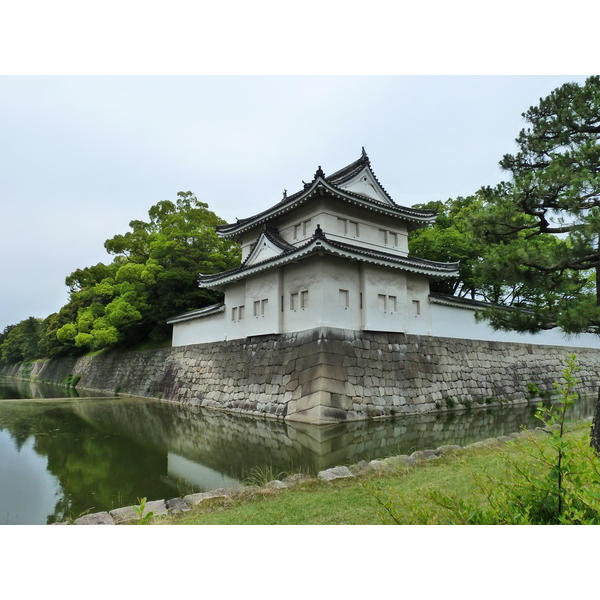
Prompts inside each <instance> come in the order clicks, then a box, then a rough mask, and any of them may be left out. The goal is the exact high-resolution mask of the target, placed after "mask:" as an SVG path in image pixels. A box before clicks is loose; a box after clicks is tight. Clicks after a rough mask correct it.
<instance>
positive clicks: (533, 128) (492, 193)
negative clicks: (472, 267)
mask: <svg viewBox="0 0 600 600" xmlns="http://www.w3.org/2000/svg"><path fill="white" fill-rule="evenodd" d="M523 118H524V120H525V121H526V123H527V127H526V128H525V129H523V130H522V131H521V133H520V134H519V137H518V138H517V140H516V142H517V145H518V151H517V153H516V154H514V155H510V154H507V155H506V156H504V158H503V159H502V161H501V162H500V166H501V168H502V169H503V170H504V171H506V172H507V173H509V174H510V176H511V177H510V181H508V182H502V183H500V184H499V185H497V186H495V187H493V188H491V187H488V188H484V189H483V190H481V191H480V195H481V197H482V199H483V205H482V209H481V210H480V211H477V212H476V213H474V215H473V219H472V220H471V223H470V232H471V235H472V236H473V237H474V238H476V239H479V240H480V242H481V243H482V245H483V247H484V251H483V252H482V257H483V260H482V261H480V262H479V263H478V266H477V269H476V272H477V276H478V277H479V278H480V280H481V281H483V282H487V283H490V282H494V281H495V282H501V283H502V284H503V285H505V286H511V287H513V288H514V289H515V290H516V295H515V296H514V297H513V298H512V299H511V302H510V304H512V305H513V306H516V307H518V308H520V309H522V310H518V311H506V310H501V309H495V310H491V309H490V310H488V311H485V312H484V313H483V314H482V316H483V317H485V318H488V319H490V321H491V324H492V326H494V327H496V328H502V329H517V330H521V331H530V332H535V331H540V330H542V329H549V328H552V327H556V326H558V327H561V328H562V329H563V330H564V331H565V332H568V333H576V332H595V333H597V332H600V285H599V282H600V253H599V234H600V176H599V172H600V144H599V143H598V142H599V135H600V77H597V76H595V77H590V78H588V79H587V81H586V82H585V85H583V86H580V85H578V84H576V83H568V84H565V85H563V86H562V87H560V88H558V89H556V90H554V91H553V92H552V93H551V94H550V95H549V96H548V97H547V98H544V99H541V100H540V102H539V105H538V106H535V107H531V108H530V109H529V110H528V111H527V112H525V113H524V114H523Z"/></svg>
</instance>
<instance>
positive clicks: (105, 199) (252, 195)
mask: <svg viewBox="0 0 600 600" xmlns="http://www.w3.org/2000/svg"><path fill="white" fill-rule="evenodd" d="M451 4H452V10H450V9H449V8H448V5H447V4H445V3H436V2H434V3H433V4H427V6H424V7H423V8H422V9H415V8H412V9H408V8H406V7H405V6H404V4H402V3H400V4H398V5H394V6H395V7H396V8H394V9H390V6H392V5H390V4H386V3H382V2H380V1H378V0H373V1H372V2H371V3H370V4H369V5H368V10H367V7H366V5H365V4H363V3H360V4H359V3H354V2H351V1H350V0H349V1H348V2H345V3H339V2H330V1H327V0H321V1H320V2H315V1H313V0H308V1H307V2H304V3H302V10H300V9H299V8H295V7H294V6H291V7H288V8H285V9H281V5H280V4H278V3H275V2H271V1H270V0H259V1H258V2H256V3H253V4H252V7H253V8H252V9H250V8H249V5H250V3H243V2H239V0H234V1H233V2H230V3H228V4H227V5H225V4H223V5H222V6H221V5H218V6H213V5H210V6H209V5H208V4H206V3H203V2H196V3H192V2H185V1H181V0H173V1H172V2H171V3H170V4H169V10H168V11H165V10H164V9H163V8H161V7H162V4H159V3H147V2H146V3H142V2H138V1H136V0H122V1H121V2H119V3H115V2H113V0H108V1H107V2H106V3H103V5H102V6H103V10H102V11H95V10H94V8H93V6H91V7H90V8H87V9H83V8H82V6H83V5H82V4H81V3H80V2H79V3H78V2H71V1H69V0H58V1H57V2H55V3H47V2H46V3H44V2H32V1H31V0H25V1H22V2H20V3H18V4H17V3H14V6H13V5H12V4H11V5H10V6H6V7H4V12H3V17H4V18H3V20H2V21H1V22H0V330H2V329H3V328H4V326H6V325H9V324H14V323H17V322H19V321H21V320H23V319H26V318H27V317H29V316H35V317H39V318H45V317H46V316H48V315H49V314H51V313H53V312H56V311H58V310H59V309H60V307H61V306H63V305H64V304H65V303H66V302H67V300H68V296H67V288H66V286H65V285H64V280H65V277H66V276H68V275H69V274H70V273H71V272H73V271H74V270H75V269H77V268H83V267H88V266H91V265H94V264H96V263H98V262H105V263H106V262H110V261H111V260H112V257H111V256H109V255H108V254H107V253H106V252H105V250H104V246H103V244H104V241H105V240H106V239H108V238H111V237H112V236H114V235H115V234H117V233H125V232H126V231H127V230H128V224H129V222H130V221H131V220H133V219H145V218H146V217H147V211H148V209H149V208H150V207H151V206H152V205H154V204H156V203H157V202H158V201H160V200H165V199H170V200H174V199H175V198H176V194H177V192H178V191H187V190H191V191H192V192H194V193H195V194H196V195H197V197H198V199H200V200H202V201H204V202H207V203H208V204H209V207H210V209H211V210H213V211H214V212H215V213H217V214H218V215H219V216H220V217H222V218H224V219H226V220H227V221H231V220H234V219H235V218H236V217H239V218H243V217H246V216H250V215H251V214H254V213H255V212H258V211H261V210H264V209H265V208H267V207H269V206H270V205H271V204H273V203H275V202H277V201H279V200H280V198H281V197H282V193H283V190H284V189H287V190H288V193H290V194H291V193H293V192H295V191H297V190H299V189H300V186H301V181H302V180H303V179H304V180H306V181H308V180H310V179H311V178H312V176H313V174H314V172H315V170H316V169H317V167H318V166H319V165H321V166H322V167H323V170H324V171H325V173H326V174H327V173H332V172H333V171H335V170H337V169H339V168H341V167H343V166H344V165H346V164H348V163H349V162H351V161H353V160H355V159H356V158H358V156H359V155H360V151H361V147H362V146H365V147H366V150H367V152H368V154H369V156H370V158H371V163H372V166H373V169H374V171H375V173H376V174H377V176H378V178H379V180H380V181H381V183H382V184H383V185H384V187H385V188H386V189H387V190H388V192H390V194H391V195H392V197H393V198H394V199H395V201H396V202H398V203H400V204H404V205H412V204H414V203H416V202H426V201H429V200H437V199H444V200H445V199H447V198H449V197H455V196H457V195H467V194H470V193H473V192H475V191H476V190H477V189H478V188H479V187H480V186H482V185H487V184H490V185H491V184H494V183H496V182H498V181H499V180H500V179H501V177H502V174H501V173H500V171H499V169H498V166H497V165H498V161H499V160H500V159H501V157H502V155H503V154H504V153H507V152H512V151H514V142H513V140H514V138H515V137H516V136H517V134H518V132H519V130H520V129H521V127H522V125H523V123H522V120H521V117H520V115H521V113H522V112H524V111H525V110H526V109H527V108H529V106H531V105H534V104H537V102H538V100H539V98H540V97H542V96H545V95H547V94H548V93H549V92H551V91H552V90H553V89H554V88H556V87H558V86H560V85H561V84H562V83H564V82H566V81H571V80H575V81H579V82H582V83H583V81H585V77H584V76H581V75H579V76H576V77H570V76H563V75H553V74H552V73H553V72H560V71H561V70H562V72H567V73H569V72H571V73H573V72H575V73H582V72H584V73H585V72H588V71H587V70H586V67H590V65H589V64H588V63H586V62H584V61H581V60H580V61H579V62H575V63H572V62H569V60H568V58H569V54H568V52H565V47H566V46H568V45H569V39H568V38H564V43H563V44H562V45H561V46H560V47H559V48H557V47H556V46H548V47H546V48H544V51H543V52H537V53H536V52H534V51H533V50H534V49H537V47H536V46H535V44H536V43H537V38H535V37H534V36H532V34H531V32H528V33H527V36H525V35H524V31H525V29H524V25H523V22H522V21H519V22H518V24H516V25H515V24H514V23H512V24H511V22H510V17H511V15H512V14H513V13H514V11H516V10H518V12H519V15H520V16H521V18H522V19H526V18H528V16H531V18H533V14H534V13H533V12H531V11H533V10H534V9H533V6H530V4H535V3H527V2H520V3H518V4H517V3H515V2H511V1H508V2H505V3H504V4H503V5H502V7H503V8H502V10H499V9H498V10H497V9H496V8H495V6H494V5H489V6H488V8H486V9H485V11H482V9H481V7H480V6H481V5H480V4H479V3H473V2H469V1H466V0H463V1H459V2H457V3H451ZM577 4H578V0H576V1H575V2H574V5H577ZM341 6H343V7H344V8H343V10H342V9H341V8H340V7H341ZM278 7H279V8H278ZM434 7H437V10H433V9H434ZM117 9H118V12H115V11H116V10H117ZM475 9H476V10H475ZM547 12H548V11H545V13H544V14H546V13H547ZM460 15H469V19H466V20H463V21H461V22H460V23H458V24H457V23H456V22H455V23H453V22H452V19H457V18H459V17H460ZM536 18H537V21H536V24H537V28H536V31H537V30H538V29H539V31H538V33H539V35H543V30H544V27H547V26H548V23H545V22H544V20H543V19H544V18H548V17H544V18H540V17H539V15H537V17H536ZM561 18H562V17H560V15H558V16H556V17H554V19H556V23H560V20H561ZM477 19H479V23H478V22H477ZM552 25H554V23H552V22H550V26H552ZM511 28H512V29H511ZM574 40H575V41H576V42H577V44H578V46H577V48H578V49H579V50H580V51H581V49H582V48H583V49H584V48H585V46H584V45H583V46H582V44H585V40H583V41H582V39H581V36H579V35H577V36H574ZM580 54H581V56H584V55H585V56H591V57H592V60H593V56H595V54H594V53H592V54H589V53H587V54H586V53H585V52H580ZM541 56H543V59H542V58H540V57H541ZM581 56H580V58H581ZM523 69H526V72H540V73H545V75H543V76H530V75H517V76H506V75H505V73H521V72H523ZM381 73H383V74H384V75H380V74H381ZM440 73H451V75H439V74H440ZM473 73H494V75H485V76H475V75H469V74H473ZM164 74H166V75H164ZM180 74H183V75H180ZM457 74H458V75H457ZM464 74H467V75H464Z"/></svg>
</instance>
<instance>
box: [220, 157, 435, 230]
mask: <svg viewBox="0 0 600 600" xmlns="http://www.w3.org/2000/svg"><path fill="white" fill-rule="evenodd" d="M303 183H304V182H303ZM324 193H328V194H330V195H332V196H334V197H336V198H338V199H340V200H342V201H344V202H348V203H349V204H353V205H357V206H362V207H363V208H367V209H369V210H372V211H374V212H378V213H381V214H384V215H387V216H390V217H392V218H397V219H402V220H404V221H406V222H407V223H408V228H409V230H411V229H416V228H418V227H420V226H422V225H426V224H428V223H432V222H433V221H434V220H435V217H436V212H435V211H434V210H423V209H415V208H409V207H406V206H400V205H399V204H396V203H395V202H394V201H393V200H392V198H391V196H390V195H389V194H388V193H387V191H386V190H385V189H384V187H383V186H382V185H381V184H380V183H379V180H378V179H377V177H376V176H375V173H374V172H373V170H372V169H371V161H370V159H369V157H368V156H367V153H366V152H365V149H364V148H363V150H362V155H361V157H360V158H359V159H358V160H356V161H354V162H353V163H351V164H349V165H347V166H345V167H344V168H343V169H340V170H339V171H336V172H335V173H333V175H330V176H329V177H326V176H325V173H323V170H322V169H321V167H319V168H318V169H317V171H316V173H315V175H314V177H313V180H312V181H311V182H310V183H304V189H302V190H301V191H299V192H296V193H294V194H292V195H291V196H288V195H287V193H286V192H284V196H283V199H282V200H281V201H280V202H278V203H277V204H275V205H274V206H272V207H271V208H269V209H267V210H265V211H263V212H261V213H258V214H256V215H254V216H252V217H248V218H246V219H238V221H237V222H236V223H229V224H227V225H218V226H217V233H218V235H219V236H220V237H224V238H237V237H238V236H239V235H241V234H242V233H244V232H245V231H248V230H250V229H254V228H255V227H259V226H260V225H262V224H263V223H267V222H268V221H270V220H272V219H274V218H276V217H278V216H279V215H281V214H284V213H286V212H289V211H290V210H292V209H294V208H296V207H298V206H300V205H302V204H304V203H306V202H308V201H309V200H310V199H311V198H312V197H314V196H316V195H323V194H324Z"/></svg>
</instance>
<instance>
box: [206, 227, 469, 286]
mask: <svg viewBox="0 0 600 600" xmlns="http://www.w3.org/2000/svg"><path fill="white" fill-rule="evenodd" d="M263 235H265V234H264V232H263ZM269 236H270V239H271V240H273V244H274V245H277V246H279V248H280V252H279V254H277V255H276V256H270V257H268V258H266V259H265V260H262V261H260V260H258V261H254V262H250V261H249V260H248V259H247V260H246V261H244V263H243V264H242V265H240V266H239V267H237V268H236V269H232V270H230V271H225V272H223V273H217V274H214V275H200V278H199V279H198V284H199V285H200V287H206V288H217V287H220V286H222V285H226V284H229V283H232V282H234V281H239V280H240V279H244V278H245V277H248V276H250V275H254V274H256V273H259V272H261V271H266V270H268V269H272V268H275V267H279V266H281V265H284V264H286V263H289V262H295V261H298V260H301V259H303V258H306V257H307V256H310V255H313V254H330V255H333V256H340V257H342V258H346V259H350V260H359V261H362V262H367V263H372V264H379V265H382V266H386V267H391V268H395V269H399V270H401V271H409V272H411V273H419V274H422V275H427V276H428V277H431V278H438V277H439V278H446V277H457V276H458V263H441V262H435V261H432V260H425V259H422V258H413V257H411V256H403V255H399V254H391V253H388V252H380V251H377V250H370V249H368V248H364V247H362V246H355V245H353V244H347V243H344V242H340V241H337V240H330V239H328V238H327V237H325V234H324V233H323V231H322V230H321V228H320V227H317V229H316V231H315V233H314V235H313V236H312V238H310V239H309V240H308V241H307V242H306V243H305V244H302V245H300V246H292V245H290V244H288V243H287V242H285V241H284V240H282V239H281V237H280V236H279V235H278V234H276V233H275V232H274V231H272V230H271V231H269ZM260 239H264V238H263V236H262V235H261V238H259V240H260ZM275 240H276V241H275ZM257 245H258V244H257ZM250 256H253V252H251V253H250V255H249V257H248V258H250Z"/></svg>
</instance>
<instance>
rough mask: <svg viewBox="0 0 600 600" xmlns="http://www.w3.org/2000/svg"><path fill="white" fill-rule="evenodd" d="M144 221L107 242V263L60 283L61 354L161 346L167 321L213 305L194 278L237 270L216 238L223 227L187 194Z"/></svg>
mask: <svg viewBox="0 0 600 600" xmlns="http://www.w3.org/2000/svg"><path fill="white" fill-rule="evenodd" d="M149 217H150V220H149V221H147V222H146V221H141V220H135V221H131V223H130V224H129V226H130V228H131V231H129V232H127V233H125V234H124V235H121V234H120V235H116V236H114V237H113V238H111V239H109V240H107V241H106V242H105V248H106V250H107V251H108V252H109V254H112V255H114V259H113V261H112V263H111V264H109V265H105V264H103V263H99V264H97V265H95V266H93V267H87V268H83V269H77V270H76V271H74V272H73V273H71V275H69V277H67V278H66V284H67V285H68V286H69V289H70V299H69V303H68V305H67V306H66V307H64V308H63V311H62V312H63V313H64V314H68V315H69V316H70V319H69V321H68V322H67V323H64V324H63V325H62V326H61V327H60V328H59V329H58V330H57V331H56V335H57V339H58V341H59V342H60V344H62V345H63V346H64V347H65V348H79V349H81V350H87V349H94V350H97V349H100V348H106V347H112V346H117V345H128V344H134V343H137V342H139V341H141V340H143V339H145V338H146V337H151V338H153V339H166V338H167V336H168V334H169V327H168V326H167V324H166V319H167V318H168V317H170V316H173V315H175V314H177V313H180V312H184V311H186V310H190V309H194V308H201V307H203V306H207V305H209V304H212V303H214V302H216V301H217V300H218V299H219V295H218V294H216V293H214V292H210V291H207V290H203V289H200V288H199V287H198V275H199V274H200V273H215V272H219V271H222V270H227V269H231V268H233V267H235V266H236V265H238V264H239V261H240V251H239V247H238V246H237V245H236V244H233V243H232V242H229V241H227V240H222V239H221V238H219V237H218V236H217V235H216V232H215V226H216V225H218V224H222V223H224V221H222V220H221V219H219V217H217V216H216V215H215V214H214V213H213V212H211V211H209V210H208V205H207V204H204V203H202V202H199V201H198V200H197V198H196V197H195V196H194V195H193V194H192V193H191V192H179V193H178V195H177V201H176V202H170V201H168V200H165V201H162V202H159V203H158V204H156V205H155V206H153V207H151V208H150V210H149Z"/></svg>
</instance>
